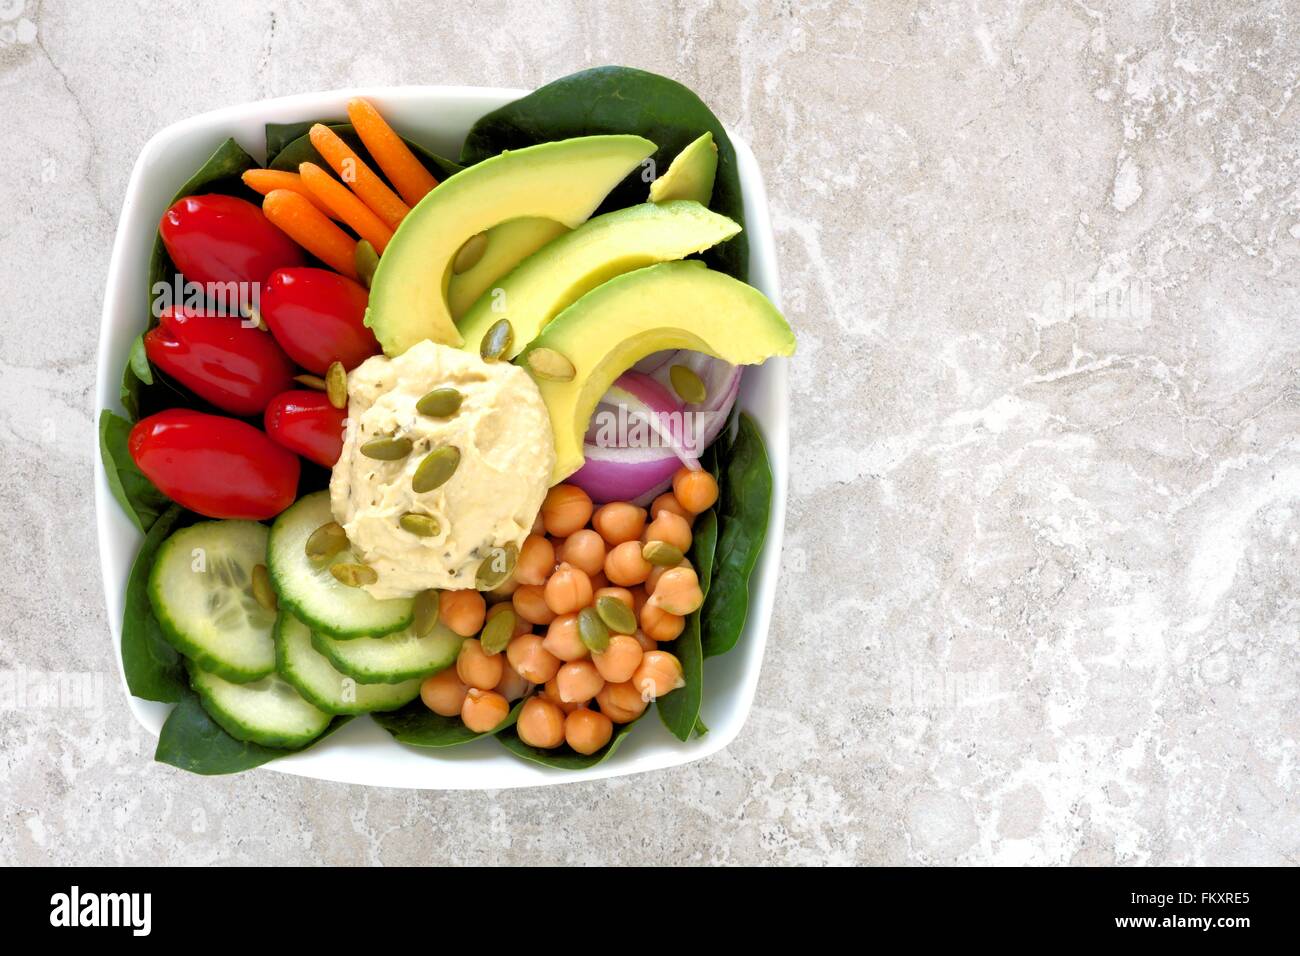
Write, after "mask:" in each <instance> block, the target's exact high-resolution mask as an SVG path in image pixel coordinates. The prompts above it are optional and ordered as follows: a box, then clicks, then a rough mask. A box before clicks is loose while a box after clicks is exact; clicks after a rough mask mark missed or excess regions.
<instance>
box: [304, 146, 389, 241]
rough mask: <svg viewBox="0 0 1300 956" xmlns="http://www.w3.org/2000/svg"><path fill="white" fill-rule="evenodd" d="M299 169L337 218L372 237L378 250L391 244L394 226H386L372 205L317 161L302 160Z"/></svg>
mask: <svg viewBox="0 0 1300 956" xmlns="http://www.w3.org/2000/svg"><path fill="white" fill-rule="evenodd" d="M298 172H299V173H300V174H301V175H302V182H303V185H304V186H306V187H307V188H308V189H310V190H311V192H312V194H313V195H314V196H315V197H316V198H317V199H319V200H320V201H321V202H323V203H324V204H325V205H326V206H327V207H328V208H329V209H331V210H333V212H334V213H335V215H336V216H337V218H339V219H342V220H343V221H344V222H346V223H347V224H348V225H349V226H351V227H352V229H353V231H354V232H356V234H357V235H358V236H360V237H361V238H362V239H368V240H370V244H371V245H372V246H374V247H375V250H376V251H377V252H380V253H382V252H383V251H384V249H385V248H387V247H388V240H389V239H392V238H393V230H391V229H389V228H388V227H387V226H385V225H384V222H383V220H382V219H380V218H379V217H378V216H376V215H375V214H374V213H373V212H371V211H370V207H369V206H367V205H366V204H365V203H363V202H362V201H361V200H360V199H358V198H357V197H356V196H354V195H352V193H350V192H348V190H347V187H346V186H344V185H343V184H342V183H341V182H339V181H338V180H337V179H335V178H334V177H333V176H331V175H330V174H329V173H327V172H325V170H323V169H321V168H320V167H319V166H317V165H316V164H315V163H302V164H301V165H300V166H299V167H298Z"/></svg>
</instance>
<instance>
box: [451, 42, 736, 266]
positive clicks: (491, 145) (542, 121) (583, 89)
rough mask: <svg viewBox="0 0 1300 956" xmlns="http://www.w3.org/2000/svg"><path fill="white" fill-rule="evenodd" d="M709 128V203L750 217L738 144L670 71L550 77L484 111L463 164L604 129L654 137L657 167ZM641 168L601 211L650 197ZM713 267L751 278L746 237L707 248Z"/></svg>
mask: <svg viewBox="0 0 1300 956" xmlns="http://www.w3.org/2000/svg"><path fill="white" fill-rule="evenodd" d="M705 131H708V132H711V133H712V134H713V140H714V142H715V143H717V145H718V175H717V179H716V180H715V182H714V186H713V199H712V201H711V202H710V203H709V207H710V208H711V209H713V210H715V211H716V212H719V213H722V214H723V215H724V216H730V217H731V218H732V219H734V220H735V221H736V222H738V223H740V225H741V226H744V224H745V203H744V199H743V197H742V196H741V192H740V175H739V172H738V170H737V165H736V150H735V147H734V146H732V144H731V139H730V138H729V137H728V136H727V133H726V131H725V130H724V129H723V128H722V123H720V122H719V121H718V118H717V117H716V116H714V115H713V112H712V111H711V110H710V109H709V108H708V107H707V106H705V105H704V103H703V102H702V101H701V100H700V98H699V97H698V96H696V95H695V94H694V93H692V92H691V91H690V90H688V89H687V88H686V87H684V86H682V85H681V84H680V83H678V82H676V81H674V80H670V79H668V78H667V77H663V76H657V75H656V74H654V73H647V72H645V71H644V70H634V69H632V68H630V67H625V66H602V67H596V68H595V69H590V70H583V71H582V72H581V73H574V74H572V75H570V76H566V77H562V78H561V79H558V80H556V81H555V82H553V83H548V84H546V85H545V86H543V87H542V88H541V89H539V90H537V91H535V92H533V93H530V94H529V95H527V96H525V97H523V98H522V99H518V100H515V101H514V102H513V103H507V104H506V105H505V106H503V107H501V108H500V109H497V110H494V111H493V112H491V113H488V114H487V115H486V116H484V117H482V118H481V119H480V120H479V121H478V122H477V123H475V124H474V126H473V128H472V129H471V130H470V131H469V135H468V136H467V137H466V139H465V145H464V147H463V148H462V149H461V153H460V161H461V164H462V165H465V166H470V165H473V164H474V163H478V162H482V161H483V160H485V159H487V158H488V157H490V156H495V155H496V154H497V153H500V152H501V151H502V150H506V149H522V148H523V147H525V146H533V145H536V144H537V143H546V142H551V141H553V140H558V139H570V138H572V137H575V136H592V135H595V134H600V133H635V134H637V135H639V136H644V137H645V138H646V139H648V140H650V141H651V142H653V143H654V144H655V145H656V146H658V149H657V150H656V151H655V153H654V157H653V159H654V164H655V165H654V168H655V171H656V172H658V173H662V172H664V171H665V170H667V169H668V166H669V164H670V163H671V162H672V160H673V157H675V156H676V155H677V154H678V153H679V152H681V151H682V149H684V148H685V147H686V146H688V145H689V144H690V143H691V142H692V141H693V140H695V139H697V138H698V137H699V136H700V135H702V134H703V133H704V132H705ZM641 172H642V171H641V169H639V168H638V169H636V170H634V171H633V172H632V174H631V175H629V176H628V178H627V179H625V180H624V181H623V182H622V183H621V184H620V185H619V186H617V187H616V188H615V189H614V191H613V192H611V193H610V195H609V196H608V197H607V198H606V200H605V202H604V203H603V204H602V205H601V207H600V209H599V210H598V212H609V211H610V210H613V209H620V208H622V207H624V206H633V205H637V204H639V203H643V202H645V201H646V196H647V193H648V192H649V186H648V184H647V183H646V182H645V180H643V179H642V178H641ZM704 261H705V262H707V263H708V264H709V266H710V267H711V268H713V269H717V270H718V271H720V272H726V273H728V274H729V275H733V276H735V277H736V278H738V279H740V280H742V281H748V278H749V240H748V239H747V238H746V236H745V233H744V232H741V233H740V234H739V235H738V236H736V237H735V238H734V239H731V240H730V241H728V242H724V243H722V244H721V245H718V246H714V247H713V248H712V249H710V250H708V251H707V252H705V253H704Z"/></svg>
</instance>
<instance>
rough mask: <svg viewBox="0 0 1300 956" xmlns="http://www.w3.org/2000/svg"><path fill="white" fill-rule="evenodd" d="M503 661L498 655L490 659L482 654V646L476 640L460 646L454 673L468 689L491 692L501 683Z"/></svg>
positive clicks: (503, 667)
mask: <svg viewBox="0 0 1300 956" xmlns="http://www.w3.org/2000/svg"><path fill="white" fill-rule="evenodd" d="M504 669H505V661H503V660H502V659H501V655H500V654H493V655H491V656H490V657H489V656H488V655H487V654H485V653H484V652H483V645H482V644H480V643H479V642H478V641H476V640H471V641H466V642H465V643H464V644H462V645H461V646H460V656H459V657H457V658H456V673H457V674H458V675H459V676H460V679H461V680H462V681H464V682H465V683H466V684H468V685H469V686H470V687H477V688H478V689H479V690H491V689H492V688H493V687H496V686H497V684H499V683H501V674H502V672H503V671H504Z"/></svg>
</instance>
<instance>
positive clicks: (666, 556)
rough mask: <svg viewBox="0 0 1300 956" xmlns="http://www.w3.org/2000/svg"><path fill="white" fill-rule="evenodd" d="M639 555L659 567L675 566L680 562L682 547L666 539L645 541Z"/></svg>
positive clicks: (682, 556)
mask: <svg viewBox="0 0 1300 956" xmlns="http://www.w3.org/2000/svg"><path fill="white" fill-rule="evenodd" d="M641 557H643V558H645V559H646V560H647V561H649V562H650V563H651V564H653V565H656V566H658V567H661V568H675V567H677V565H679V564H681V563H682V558H684V557H685V555H684V554H682V549H681V548H679V547H677V546H676V545H672V544H669V543H668V542H667V541H647V542H646V543H645V545H644V546H643V547H642V548H641Z"/></svg>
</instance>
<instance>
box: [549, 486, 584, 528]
mask: <svg viewBox="0 0 1300 956" xmlns="http://www.w3.org/2000/svg"><path fill="white" fill-rule="evenodd" d="M591 509H592V505H591V498H590V497H588V495H587V493H586V492H585V491H583V490H582V489H581V488H579V487H578V486H577V485H556V486H555V487H554V488H552V489H551V490H550V491H549V492H547V493H546V500H545V501H543V502H542V524H543V525H545V526H546V533H547V534H553V535H555V536H556V537H557V538H567V537H568V536H569V535H571V534H573V532H575V531H577V530H578V529H580V528H585V527H586V526H587V522H588V521H590V520H591Z"/></svg>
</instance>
